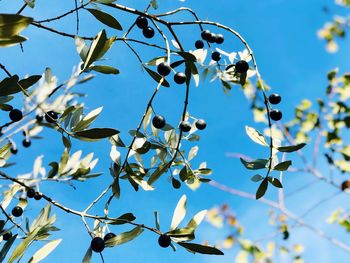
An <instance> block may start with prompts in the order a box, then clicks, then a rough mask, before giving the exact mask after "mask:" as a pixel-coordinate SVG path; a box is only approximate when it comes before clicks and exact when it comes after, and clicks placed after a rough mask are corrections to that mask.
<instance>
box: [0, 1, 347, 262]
mask: <svg viewBox="0 0 350 263" xmlns="http://www.w3.org/2000/svg"><path fill="white" fill-rule="evenodd" d="M135 2H136V3H135ZM119 3H121V4H125V5H130V6H132V7H135V8H138V9H143V8H144V7H145V5H146V4H147V1H120V2H119ZM21 5H22V3H21V1H9V0H2V1H0V10H1V12H4V13H10V12H15V11H17V9H18V8H19V7H20V6H21ZM182 5H186V6H189V7H191V8H193V9H194V10H195V11H196V12H197V14H198V15H199V17H200V18H203V19H208V20H212V21H218V22H220V23H222V24H226V25H228V26H230V27H232V28H234V29H236V30H237V31H239V32H240V33H241V34H242V35H243V37H245V39H246V40H247V41H248V43H249V44H250V46H251V47H252V49H253V50H254V53H255V56H256V58H257V61H258V63H259V65H260V71H261V74H262V76H263V79H264V80H265V81H266V82H267V83H268V84H269V85H270V86H272V87H273V89H274V91H275V92H278V93H280V94H281V95H282V97H283V102H284V103H282V104H281V106H280V108H281V110H282V111H283V114H284V115H285V116H286V118H288V117H291V116H292V114H293V111H294V108H293V107H294V106H295V105H296V104H297V103H298V102H299V101H300V100H301V99H303V98H304V97H307V98H310V99H316V98H317V97H321V96H322V95H323V92H324V89H325V87H326V85H327V81H326V77H325V76H326V72H328V71H329V70H330V69H333V68H334V67H336V66H339V67H340V68H341V70H342V71H346V69H348V68H349V66H350V65H349V64H350V63H349V61H348V60H347V59H344V58H346V57H347V54H349V51H350V46H349V45H347V44H348V43H345V42H344V41H343V42H341V49H340V51H339V52H338V53H337V54H336V55H330V54H328V53H326V51H325V48H324V43H323V42H322V41H320V40H319V39H318V38H317V35H316V32H317V30H318V29H319V28H320V27H322V26H323V24H324V22H325V21H327V20H329V19H330V16H329V15H327V14H325V13H324V12H323V11H322V8H323V6H330V9H331V11H334V12H338V11H339V12H343V11H342V10H338V8H336V7H334V5H333V1H331V0H328V1H325V0H323V1H320V0H308V1H304V0H293V1H291V0H289V1H288V0H265V1H257V0H246V1H235V0H232V1H228V0H226V1H225V0H216V1H209V0H201V1H196V0H187V1H186V2H185V3H183V2H180V1H175V0H160V9H159V10H157V13H158V12H162V11H167V10H170V9H174V8H177V7H180V6H182ZM73 6H74V2H73V1H70V2H69V4H64V5H63V4H61V3H60V1H58V0H52V1H50V2H49V3H48V2H45V1H40V0H38V3H37V8H36V9H34V10H30V9H26V10H25V12H24V14H26V15H28V16H33V17H35V19H36V20H40V19H44V18H49V17H54V16H56V15H58V14H61V13H63V12H64V10H67V9H71V8H72V7H73ZM103 10H105V11H107V10H108V9H107V8H103ZM111 14H113V15H115V16H116V17H117V18H118V20H119V21H120V22H121V24H122V25H123V26H124V28H127V27H128V25H129V24H130V23H131V21H133V19H135V18H136V17H134V16H133V15H124V14H122V13H120V12H116V11H113V10H111ZM174 19H186V20H188V19H189V17H187V16H178V17H175V18H174ZM50 26H52V27H55V28H57V29H60V30H63V31H69V32H71V33H74V31H75V20H74V16H70V17H67V18H65V19H64V20H62V21H60V22H58V23H52V24H50ZM101 28H103V25H101V24H100V23H99V22H97V21H95V20H93V19H92V17H91V16H90V15H89V14H87V12H81V31H80V33H81V35H95V34H97V33H98V31H99V30H100V29H101ZM182 30H183V32H181V31H182ZM190 30H191V29H188V28H187V29H181V28H180V29H177V32H178V33H180V34H183V37H182V39H183V41H184V43H186V44H185V48H186V49H193V46H194V42H195V41H196V40H197V39H198V38H199V35H200V32H197V33H196V34H197V36H195V35H194V33H193V31H190ZM107 32H108V35H113V34H116V35H120V33H119V32H115V31H112V30H110V29H107ZM24 35H27V36H29V37H30V40H29V41H27V42H26V43H25V44H24V53H22V52H21V51H20V49H19V47H11V48H7V49H2V50H1V51H0V60H1V63H3V64H4V65H6V66H7V67H8V69H9V70H10V71H11V72H13V73H16V74H19V75H21V76H23V75H25V74H41V73H42V72H43V71H44V69H45V67H47V66H49V67H51V68H52V70H53V73H54V74H55V75H56V76H58V78H59V80H61V81H64V80H65V79H67V78H68V76H69V75H70V74H71V71H72V67H73V66H74V65H77V64H78V63H79V56H78V55H77V53H76V51H75V46H74V42H73V41H72V40H71V39H66V38H63V37H61V36H56V35H54V34H52V33H50V32H44V31H42V30H38V29H37V28H34V27H30V28H28V29H27V30H26V31H24ZM131 36H132V37H135V38H136V37H138V38H140V39H142V38H143V37H142V36H141V34H140V32H139V31H138V30H135V32H134V33H132V35H131ZM231 45H232V46H231ZM223 47H224V48H223V49H225V50H227V51H229V50H230V51H239V50H241V49H242V48H243V47H242V46H241V45H239V42H238V41H236V40H234V39H232V40H229V39H228V36H226V45H224V46H223ZM141 51H142V55H143V56H144V60H145V61H147V59H150V58H152V56H153V57H154V56H157V55H160V54H159V53H157V51H155V50H153V49H152V50H148V49H141ZM107 57H108V58H109V61H108V63H109V64H110V65H113V66H115V67H117V68H119V69H120V71H121V74H120V75H117V76H103V75H98V76H97V77H96V78H95V79H94V80H92V81H90V82H88V83H86V84H84V85H82V86H80V87H78V89H77V90H78V91H81V92H85V93H86V94H88V97H87V98H86V99H85V104H86V106H87V107H88V108H90V109H94V108H97V107H99V106H102V105H103V106H104V111H103V113H102V114H101V117H100V119H98V121H97V122H96V123H95V125H96V127H114V128H117V129H120V130H121V131H122V133H121V136H122V137H123V138H128V134H127V131H128V130H130V129H134V128H135V127H136V125H137V123H138V122H139V119H140V118H141V115H142V113H143V110H144V108H145V103H146V101H147V99H148V98H149V97H150V95H151V93H152V91H153V88H154V82H153V81H152V80H150V79H149V77H148V76H147V75H146V74H144V73H142V72H141V70H140V66H139V65H138V61H137V60H136V59H135V58H134V57H133V55H132V54H131V53H130V52H129V50H128V49H127V48H126V47H125V46H123V45H122V44H121V43H118V44H115V46H114V48H113V49H112V50H111V51H110V52H109V53H108V54H107ZM1 74H2V73H1ZM0 76H1V77H4V76H3V75H0ZM184 92H185V90H184V87H181V86H177V85H173V86H172V87H171V88H170V89H162V91H161V92H160V94H159V97H157V99H156V101H155V109H156V111H157V112H159V113H161V114H162V115H164V116H166V118H167V120H169V121H170V122H172V123H176V122H177V120H178V119H179V116H180V114H181V112H182V103H183V97H184V94H185V93H184ZM189 111H190V113H191V114H192V115H194V116H196V117H200V118H204V119H205V120H206V121H207V123H208V128H207V129H206V130H205V131H203V132H202V133H201V134H202V140H201V141H200V142H199V147H200V151H199V154H198V156H197V158H196V160H197V162H198V163H199V162H200V161H202V160H205V161H207V163H208V166H209V167H210V168H212V169H213V170H214V174H213V175H212V176H213V178H214V179H215V180H217V181H219V182H222V183H225V184H227V185H229V186H232V187H234V188H239V189H243V190H245V191H247V192H251V193H254V192H255V189H256V187H257V186H256V185H254V184H253V183H252V182H250V180H249V178H250V175H251V173H249V172H248V171H246V170H244V169H243V168H242V167H241V164H240V163H239V161H238V160H236V159H231V158H228V157H227V156H226V153H227V152H242V149H244V152H243V153H245V154H247V155H251V156H255V157H260V156H259V155H258V154H263V153H264V152H262V151H261V149H260V148H258V146H256V145H254V144H252V143H251V142H250V140H249V139H248V138H247V137H246V135H245V132H244V126H245V125H250V126H254V125H255V124H254V122H253V118H252V116H251V113H250V112H249V103H248V102H247V101H246V100H245V98H244V96H243V94H242V92H241V91H240V89H239V88H238V87H234V88H233V89H232V92H231V95H230V96H227V95H225V94H224V93H223V92H222V90H221V87H220V85H219V84H217V83H208V81H207V82H204V83H202V84H201V85H200V87H199V88H194V87H193V88H192V89H191V95H190V106H189ZM3 118H5V117H3ZM258 127H260V128H263V126H258ZM44 134H45V136H46V139H44V140H42V141H35V142H33V146H32V147H31V148H30V149H28V150H25V149H22V148H20V154H19V155H18V156H16V157H15V158H14V159H13V160H14V161H16V162H17V163H18V165H17V167H16V168H15V169H12V170H11V172H13V173H14V174H15V173H25V172H29V171H30V170H31V169H32V164H33V161H34V157H35V156H36V155H40V154H44V155H45V157H44V163H45V164H46V165H47V164H48V163H49V162H50V161H52V160H59V157H60V155H61V153H62V150H63V146H62V145H61V138H60V136H59V135H58V134H57V133H55V132H53V131H46V132H45V133H44ZM15 138H16V140H17V141H18V142H20V141H21V140H22V137H21V135H18V136H17V137H15ZM47 142H50V143H47ZM109 148H110V145H109V143H108V142H106V141H105V142H101V143H93V144H87V143H85V144H83V143H79V142H77V141H75V142H74V146H73V150H77V149H82V150H83V152H84V153H85V154H87V153H90V152H92V151H94V152H95V153H96V156H98V157H99V159H100V161H99V164H98V166H97V167H96V168H95V171H102V172H105V174H104V175H103V176H101V177H100V178H99V179H93V180H91V181H88V182H87V183H84V184H79V183H78V184H76V186H77V187H78V189H77V190H75V191H74V190H72V189H71V188H69V187H68V186H65V185H58V184H51V183H46V184H45V185H43V186H42V188H41V191H42V192H44V193H48V195H52V196H53V197H55V199H57V200H58V201H60V202H61V203H63V204H67V205H68V204H69V205H70V206H71V207H73V208H75V209H83V208H84V207H85V206H86V205H87V204H89V203H90V202H91V200H93V199H94V198H95V197H96V196H97V195H98V193H99V192H100V191H101V190H102V189H104V188H105V187H106V186H107V185H108V184H109V183H110V176H109V174H108V167H109V165H110V161H109ZM304 176H305V177H304ZM301 179H304V180H310V178H309V177H307V175H302V174H298V175H294V174H292V175H290V176H289V175H288V176H286V177H285V188H286V191H287V192H288V191H292V190H293V189H294V188H296V187H297V186H298V185H300V181H302V180H301ZM156 187H157V190H156V191H155V192H152V193H150V192H142V191H141V192H138V193H135V192H133V191H132V190H131V189H130V186H129V185H128V184H127V183H123V184H122V197H121V199H120V201H118V202H114V203H113V209H112V210H111V215H115V216H118V215H120V214H123V213H125V212H133V213H134V214H135V215H136V216H137V221H138V222H142V223H145V224H148V225H153V223H154V219H153V211H154V210H158V211H159V213H160V218H161V226H162V229H163V230H167V227H168V226H169V224H170V221H171V216H172V211H173V209H174V207H175V205H176V202H177V200H178V199H179V198H180V197H181V195H182V194H183V193H186V194H187V195H188V199H189V201H188V219H190V216H191V215H194V214H195V213H196V212H197V211H200V210H202V209H207V208H211V207H212V206H214V205H219V204H222V203H228V204H229V205H230V206H231V207H232V208H233V209H234V211H235V212H236V213H237V216H238V219H239V220H240V221H241V223H242V224H243V225H244V226H245V228H246V232H245V234H246V236H247V237H249V238H252V239H258V238H259V237H261V236H266V235H268V234H269V233H271V228H269V227H268V225H267V223H266V221H267V220H266V217H267V209H266V206H263V205H260V204H258V203H256V202H252V201H247V200H243V199H240V198H237V197H234V196H230V195H228V194H226V193H223V192H219V191H217V190H216V189H213V188H211V187H209V186H202V187H201V188H200V189H199V190H198V191H196V192H192V191H190V190H188V189H185V187H182V188H181V189H180V190H178V191H175V190H174V191H172V187H171V184H170V183H169V182H168V180H167V178H166V176H164V177H162V179H161V180H159V182H158V183H157V184H156ZM311 190H312V191H314V192H312V195H318V194H322V192H323V190H324V189H323V188H322V187H318V188H317V187H316V188H312V189H311ZM329 193H331V192H329ZM276 195H277V191H275V190H274V189H271V190H270V191H269V197H271V198H272V199H274V198H276ZM301 201H302V205H301ZM315 201H316V199H315V200H313V199H312V197H310V192H308V193H305V194H303V195H301V196H300V197H298V198H293V199H291V201H290V203H288V205H290V207H291V208H293V209H294V208H295V209H296V211H299V212H301V211H303V208H305V207H307V206H308V205H311V204H312V203H314V202H315ZM342 202H344V199H343V198H338V199H334V200H333V201H332V202H331V203H330V204H329V207H333V208H334V206H335V205H337V206H338V205H341V204H342ZM44 204H45V203H44V201H40V202H36V203H34V202H30V205H29V206H28V208H27V211H26V213H27V215H33V214H35V213H38V211H39V209H40V207H42V206H44ZM54 211H55V213H56V214H57V216H58V222H57V225H58V227H60V228H61V229H62V231H61V232H59V233H58V234H56V235H55V236H57V237H63V238H64V241H63V242H62V243H61V245H60V246H59V247H58V248H57V250H55V252H53V253H52V255H51V256H49V257H48V258H47V260H46V262H79V260H81V259H82V257H83V255H84V253H85V251H86V249H87V247H88V246H89V242H90V239H89V236H88V234H87V233H86V231H85V229H84V227H83V225H82V222H81V220H80V219H79V218H77V217H73V216H67V215H66V214H64V213H62V212H60V211H58V210H56V209H55V210H54ZM328 211H329V210H328ZM328 211H327V210H326V209H324V210H321V211H318V213H319V214H318V216H317V217H312V216H311V217H309V218H306V219H307V220H310V222H313V223H314V224H316V225H321V224H323V222H324V218H325V217H327V216H328V215H329V212H328ZM93 212H94V213H95V212H96V213H98V212H99V213H101V212H102V208H101V207H99V206H97V208H96V211H93ZM126 229H127V228H124V227H122V228H120V229H119V228H115V229H114V230H113V231H114V232H116V233H118V232H121V231H123V230H126ZM326 231H329V232H330V233H337V235H338V234H339V236H340V238H345V237H344V236H342V233H343V232H341V231H340V232H337V229H336V228H333V227H331V226H330V227H328V229H326ZM224 236H225V231H221V230H220V231H218V230H216V229H214V228H212V227H210V226H209V225H207V224H203V225H202V226H201V227H200V228H199V229H198V234H197V241H198V242H201V241H203V240H209V241H211V242H213V241H215V240H218V239H222V238H224ZM343 240H345V239H343ZM298 241H303V242H306V258H307V259H309V262H331V261H333V262H345V261H344V258H345V253H344V252H343V251H341V250H339V249H337V248H334V247H332V246H331V245H329V243H327V242H326V241H324V240H322V239H320V238H319V237H318V236H315V235H313V234H312V233H310V232H309V231H307V230H304V229H300V230H297V231H295V232H293V233H292V236H291V241H290V242H291V243H294V242H298ZM279 242H281V240H280V239H279ZM30 251H31V252H34V250H32V249H31V250H30ZM316 251H317V253H316ZM234 254H235V251H226V254H225V256H222V257H210V256H209V257H208V256H200V255H195V256H194V255H192V254H189V253H187V252H186V251H184V250H182V249H179V250H178V252H176V253H173V252H172V251H171V249H169V250H168V249H166V250H164V249H161V248H159V247H158V245H157V237H156V236H155V235H152V234H150V233H146V232H145V233H144V234H143V235H142V236H141V237H140V238H138V239H137V240H135V241H133V242H130V243H128V244H126V245H123V246H120V247H116V248H113V249H108V250H106V251H105V252H104V255H105V259H106V262H117V261H124V260H128V262H141V261H142V262H143V263H151V262H161V261H162V259H163V258H166V260H167V262H178V261H179V260H183V261H185V260H186V261H192V262H198V263H199V262H208V263H209V262H220V263H221V262H222V263H225V262H232V261H233V258H234ZM27 256H30V253H28V255H27ZM25 259H26V258H25ZM331 259H332V260H331ZM93 262H99V258H98V257H97V256H96V255H95V256H94V258H93ZM276 262H285V261H284V259H277V261H276Z"/></svg>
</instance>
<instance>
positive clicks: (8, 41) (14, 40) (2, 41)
mask: <svg viewBox="0 0 350 263" xmlns="http://www.w3.org/2000/svg"><path fill="white" fill-rule="evenodd" d="M26 40H27V38H26V37H24V36H20V35H16V36H11V37H9V38H0V47H11V46H14V45H17V44H19V43H22V42H24V41H26Z"/></svg>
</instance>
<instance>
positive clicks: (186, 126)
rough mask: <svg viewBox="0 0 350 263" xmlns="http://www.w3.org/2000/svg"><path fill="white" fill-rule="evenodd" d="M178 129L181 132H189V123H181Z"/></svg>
mask: <svg viewBox="0 0 350 263" xmlns="http://www.w3.org/2000/svg"><path fill="white" fill-rule="evenodd" d="M179 128H180V130H181V131H183V132H189V131H190V130H191V128H192V127H191V123H189V122H188V121H182V122H181V123H180V125H179Z"/></svg>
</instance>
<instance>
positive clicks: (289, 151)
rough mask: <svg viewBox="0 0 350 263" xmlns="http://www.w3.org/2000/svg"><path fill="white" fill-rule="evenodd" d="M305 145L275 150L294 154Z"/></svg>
mask: <svg viewBox="0 0 350 263" xmlns="http://www.w3.org/2000/svg"><path fill="white" fill-rule="evenodd" d="M305 145H306V143H300V144H297V145H291V146H284V147H278V148H277V150H278V151H280V152H286V153H291V152H295V151H298V150H300V149H302V148H303V147H304V146H305Z"/></svg>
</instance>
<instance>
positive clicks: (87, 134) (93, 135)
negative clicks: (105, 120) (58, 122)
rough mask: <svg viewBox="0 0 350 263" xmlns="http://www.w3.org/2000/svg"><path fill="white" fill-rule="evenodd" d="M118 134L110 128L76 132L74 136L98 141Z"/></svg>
mask: <svg viewBox="0 0 350 263" xmlns="http://www.w3.org/2000/svg"><path fill="white" fill-rule="evenodd" d="M118 133H119V131H117V130H115V129H111V128H93V129H89V130H84V131H78V132H75V133H74V134H75V135H76V136H78V137H80V138H87V139H92V140H99V139H103V138H108V137H112V136H113V135H116V134H118Z"/></svg>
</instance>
